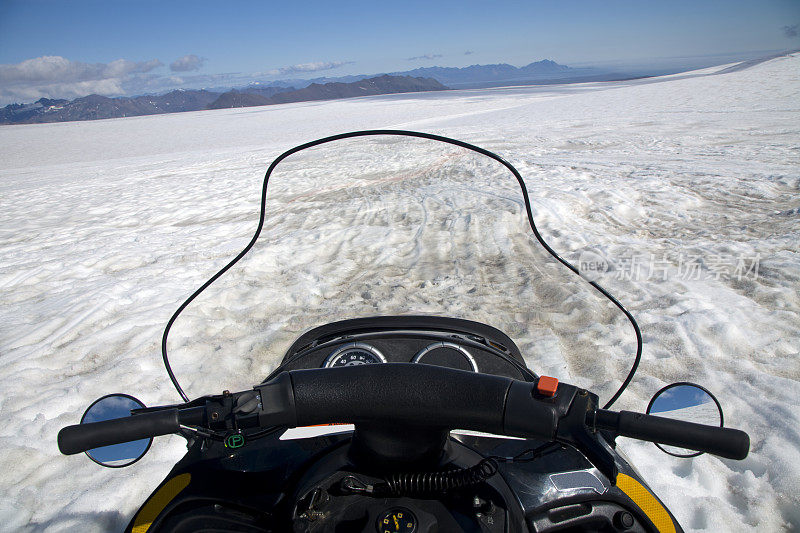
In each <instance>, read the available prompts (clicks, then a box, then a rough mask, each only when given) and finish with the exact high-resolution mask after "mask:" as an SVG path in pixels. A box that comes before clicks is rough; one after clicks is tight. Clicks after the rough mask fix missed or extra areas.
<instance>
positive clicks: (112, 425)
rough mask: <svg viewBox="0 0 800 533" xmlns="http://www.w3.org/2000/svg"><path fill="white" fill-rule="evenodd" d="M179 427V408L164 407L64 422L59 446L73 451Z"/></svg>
mask: <svg viewBox="0 0 800 533" xmlns="http://www.w3.org/2000/svg"><path fill="white" fill-rule="evenodd" d="M178 429H180V424H179V423H178V410H177V409H165V410H163V411H156V412H154V413H142V414H140V415H136V416H131V417H126V418H117V419H114V420H104V421H102V422H90V423H88V424H79V425H77V426H67V427H65V428H62V429H61V431H59V432H58V449H59V450H61V453H63V454H64V455H73V454H76V453H81V452H85V451H87V450H91V449H94V448H100V447H101V446H109V445H111V444H120V443H123V442H131V441H134V440H139V439H147V438H151V437H158V436H160V435H168V434H170V433H175V432H177V431H178Z"/></svg>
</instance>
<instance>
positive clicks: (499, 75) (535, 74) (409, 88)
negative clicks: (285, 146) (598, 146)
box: [0, 59, 619, 124]
mask: <svg viewBox="0 0 800 533" xmlns="http://www.w3.org/2000/svg"><path fill="white" fill-rule="evenodd" d="M618 78H619V77H618V76H617V77H614V75H613V74H612V73H600V72H599V71H596V70H594V69H581V68H577V69H576V68H572V67H568V66H565V65H560V64H558V63H556V62H555V61H551V60H549V59H545V60H542V61H536V62H534V63H530V64H528V65H525V66H523V67H515V66H513V65H509V64H506V63H500V64H494V65H471V66H468V67H463V68H456V67H423V68H417V69H414V70H409V71H403V72H393V73H389V74H382V75H377V76H375V75H373V76H367V75H357V76H342V77H340V78H328V77H324V78H316V79H312V80H278V81H272V82H268V83H262V82H254V83H251V84H250V85H247V86H245V87H240V88H238V89H230V90H225V89H222V90H206V89H201V90H195V89H179V90H174V91H170V92H168V93H166V94H161V95H144V96H132V97H127V96H126V97H117V98H109V97H106V96H100V95H97V94H92V95H89V96H85V97H82V98H76V99H74V100H71V101H69V100H63V99H50V98H41V99H39V100H37V101H36V102H34V103H32V104H11V105H8V106H6V107H4V108H2V109H0V124H30V123H39V122H63V121H74V120H96V119H105V118H120V117H131V116H140V115H155V114H161V113H176V112H183V111H200V110H204V109H224V108H232V107H250V106H261V105H274V104H282V103H288V102H301V101H313V100H330V99H336V98H352V97H356V96H370V95H379V94H392V93H404V92H416V91H436V90H444V89H448V88H468V87H469V88H478V87H490V86H497V85H503V84H534V83H569V82H577V81H590V80H591V81H599V80H604V79H608V80H610V79H618Z"/></svg>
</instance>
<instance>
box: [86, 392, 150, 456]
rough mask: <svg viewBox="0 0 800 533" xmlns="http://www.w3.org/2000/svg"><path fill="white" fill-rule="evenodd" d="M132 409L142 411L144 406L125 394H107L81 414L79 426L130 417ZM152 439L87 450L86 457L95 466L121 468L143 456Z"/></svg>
mask: <svg viewBox="0 0 800 533" xmlns="http://www.w3.org/2000/svg"><path fill="white" fill-rule="evenodd" d="M132 409H144V404H143V403H142V402H140V401H139V400H137V399H136V398H134V397H133V396H128V395H127V394H109V395H108V396H103V397H102V398H100V399H97V400H95V401H94V403H93V404H92V405H90V406H89V408H88V409H87V410H86V412H85V413H83V418H81V424H89V423H92V422H103V421H104V420H113V419H116V418H124V417H126V416H131V410H132ZM152 442H153V439H152V438H150V439H141V440H135V441H132V442H123V443H122V444H112V445H111V446H103V447H101V448H94V449H92V450H88V451H87V452H86V455H88V456H89V459H91V460H92V461H94V462H95V463H97V464H100V465H103V466H107V467H109V468H122V467H123V466H128V465H131V464H133V463H135V462H136V461H138V460H139V459H141V458H142V456H144V454H145V453H147V450H149V449H150V443H152Z"/></svg>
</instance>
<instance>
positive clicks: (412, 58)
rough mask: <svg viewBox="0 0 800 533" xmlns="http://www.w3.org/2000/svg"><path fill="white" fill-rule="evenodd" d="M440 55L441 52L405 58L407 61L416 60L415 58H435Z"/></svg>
mask: <svg viewBox="0 0 800 533" xmlns="http://www.w3.org/2000/svg"><path fill="white" fill-rule="evenodd" d="M438 57H442V54H425V55H423V56H414V57H409V58H407V59H408V61H416V60H417V59H436V58H438Z"/></svg>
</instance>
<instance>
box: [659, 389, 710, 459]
mask: <svg viewBox="0 0 800 533" xmlns="http://www.w3.org/2000/svg"><path fill="white" fill-rule="evenodd" d="M647 414H649V415H653V416H663V417H664V418H674V419H676V420H683V421H684V422H694V423H695V424H705V425H707V426H719V427H722V424H723V417H722V406H721V405H720V404H719V402H718V401H717V399H716V398H715V397H714V395H713V394H711V393H710V392H708V391H707V390H706V389H705V388H703V387H701V386H700V385H696V384H694V383H688V382H679V383H673V384H671V385H667V386H666V387H664V388H663V389H661V390H660V391H658V392H657V393H655V395H654V396H653V399H652V400H650V404H649V405H648V406H647ZM656 446H658V447H659V448H661V450H662V451H664V452H666V453H668V454H670V455H674V456H675V457H697V456H698V455H701V454H702V453H703V452H697V451H694V450H688V449H686V448H679V447H677V446H668V445H666V444H656Z"/></svg>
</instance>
